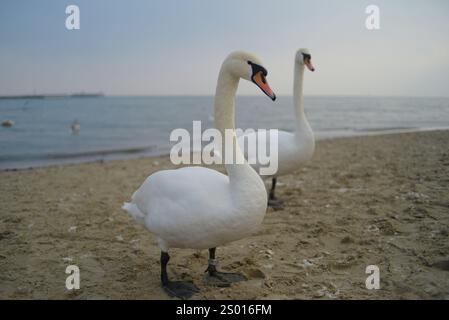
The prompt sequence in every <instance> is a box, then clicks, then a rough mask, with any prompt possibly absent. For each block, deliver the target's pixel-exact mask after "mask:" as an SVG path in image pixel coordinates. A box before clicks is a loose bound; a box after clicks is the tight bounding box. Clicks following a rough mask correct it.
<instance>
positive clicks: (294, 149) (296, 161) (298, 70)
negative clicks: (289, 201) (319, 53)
mask: <svg viewBox="0 0 449 320" xmlns="http://www.w3.org/2000/svg"><path fill="white" fill-rule="evenodd" d="M311 58H312V57H311V55H310V52H309V50H308V49H299V50H298V51H297V52H296V56H295V74H294V85H293V105H294V108H295V114H296V128H295V132H294V133H290V132H286V131H279V138H278V171H277V173H276V174H275V175H273V176H271V178H272V185H271V190H270V195H269V198H268V205H269V206H272V207H275V208H277V207H281V204H282V201H280V200H278V199H277V198H276V197H275V188H276V181H277V177H278V176H282V175H285V174H288V173H291V172H293V171H295V170H297V169H298V168H299V167H300V166H301V165H303V164H304V162H306V161H307V160H309V159H310V158H311V157H312V155H313V153H314V150H315V138H314V135H313V131H312V129H311V128H310V125H309V122H308V121H307V119H306V115H305V114H304V98H303V82H304V69H305V67H307V68H308V69H309V70H310V71H315V68H314V67H313V65H312V62H311ZM256 134H257V133H255V132H252V133H249V134H245V135H242V136H239V138H238V141H239V145H240V146H243V145H244V139H255V137H254V135H256ZM258 138H259V139H261V138H262V139H266V136H265V135H261V136H258ZM248 141H251V140H248ZM261 143H262V144H264V143H265V144H267V141H265V142H263V141H262V142H261ZM268 144H269V142H268ZM268 149H269V147H268V146H267V150H268ZM245 150H246V149H245ZM245 158H246V159H248V158H247V154H245ZM256 161H257V159H256ZM250 163H252V162H250ZM252 166H253V168H254V169H256V170H257V171H259V167H260V163H258V162H256V163H255V164H254V165H252ZM269 177H270V176H269Z"/></svg>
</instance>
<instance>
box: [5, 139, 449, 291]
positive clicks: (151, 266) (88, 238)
mask: <svg viewBox="0 0 449 320" xmlns="http://www.w3.org/2000/svg"><path fill="white" fill-rule="evenodd" d="M448 143H449V131H433V132H417V133H403V134H392V135H379V136H370V137H353V138H341V139H333V140H323V141H319V142H318V143H317V148H316V153H315V156H314V158H313V160H312V161H311V162H310V163H309V164H308V165H307V166H306V167H304V168H303V169H301V170H299V171H298V172H296V173H295V174H293V175H289V176H285V177H281V178H280V179H279V180H278V181H279V185H278V196H280V197H281V198H283V199H284V200H285V201H286V203H285V208H284V209H283V210H277V211H274V210H272V209H269V210H268V212H267V214H266V217H265V220H264V223H263V225H262V227H261V228H260V230H259V231H258V232H257V233H256V234H254V235H253V236H252V237H249V238H246V239H243V240H240V241H237V242H235V243H231V244H229V245H227V246H225V247H221V248H218V251H217V254H218V258H219V259H220V267H221V268H222V269H224V270H237V271H239V272H242V273H244V274H245V275H246V276H247V277H248V278H249V280H248V281H246V282H242V283H238V284H235V285H232V286H231V287H228V288H217V287H212V286H208V285H207V284H206V283H205V281H204V271H205V269H206V266H207V251H195V250H177V249H173V250H172V251H171V256H172V259H171V261H170V264H169V272H170V275H171V277H172V278H173V279H191V280H193V281H194V282H195V283H196V284H197V286H198V287H199V288H200V289H201V292H200V293H199V294H197V295H195V296H194V297H193V298H194V299H312V298H314V299H317V298H318V299H449V237H448V236H449V192H448V191H449V190H448V189H449V148H448V145H449V144H448ZM173 167H174V166H173V165H172V164H171V163H170V161H169V158H168V157H166V156H164V157H153V158H142V159H135V160H120V161H111V162H104V163H103V162H96V163H90V164H80V165H70V166H54V167H48V168H37V169H31V170H19V171H2V172H0V202H1V207H0V298H2V299H36V298H38V299H47V298H48V299H102V298H106V299H170V298H169V297H168V296H167V295H166V294H165V292H164V291H163V289H162V288H161V287H160V282H159V249H158V247H157V245H156V242H155V240H154V238H153V236H152V235H151V234H150V233H149V232H148V231H146V230H145V229H144V228H143V227H141V226H139V225H137V224H136V223H135V222H134V221H133V220H132V219H131V218H130V217H129V216H128V215H127V214H126V213H125V212H124V211H122V209H121V205H122V203H123V202H124V201H127V200H129V198H130V196H131V194H132V192H133V191H134V190H135V189H137V188H138V187H139V186H140V184H141V183H142V182H143V180H144V179H145V178H146V177H147V176H148V175H149V174H151V173H153V172H155V171H157V170H161V169H166V168H173ZM70 264H75V265H77V266H79V268H80V272H81V289H80V290H74V291H68V290H66V288H65V280H66V277H67V275H66V274H65V268H66V267H67V266H68V265H70ZM368 265H377V266H379V268H380V285H381V288H380V289H379V290H368V289H366V287H365V279H366V277H367V276H368V275H366V274H365V268H366V266H368Z"/></svg>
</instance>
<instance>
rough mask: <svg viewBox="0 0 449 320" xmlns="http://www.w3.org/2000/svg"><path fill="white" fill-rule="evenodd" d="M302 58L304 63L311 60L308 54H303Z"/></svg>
mask: <svg viewBox="0 0 449 320" xmlns="http://www.w3.org/2000/svg"><path fill="white" fill-rule="evenodd" d="M302 56H303V58H304V61H307V60H310V59H312V56H311V55H310V54H308V53H303V54H302Z"/></svg>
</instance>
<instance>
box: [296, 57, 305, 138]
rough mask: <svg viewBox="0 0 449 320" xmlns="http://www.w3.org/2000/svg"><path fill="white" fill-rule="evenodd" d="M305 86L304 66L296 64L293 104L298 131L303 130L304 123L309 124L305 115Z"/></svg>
mask: <svg viewBox="0 0 449 320" xmlns="http://www.w3.org/2000/svg"><path fill="white" fill-rule="evenodd" d="M303 84H304V65H303V64H300V63H298V62H295V74H294V81H293V103H294V107H295V113H296V126H297V129H301V126H302V125H303V123H304V121H305V122H307V119H306V116H305V114H304V95H303Z"/></svg>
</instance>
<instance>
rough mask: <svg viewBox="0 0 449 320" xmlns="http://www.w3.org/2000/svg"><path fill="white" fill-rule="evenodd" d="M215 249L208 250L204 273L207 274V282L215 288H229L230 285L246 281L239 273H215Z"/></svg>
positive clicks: (216, 262)
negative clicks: (207, 262) (207, 260)
mask: <svg viewBox="0 0 449 320" xmlns="http://www.w3.org/2000/svg"><path fill="white" fill-rule="evenodd" d="M215 250H216V248H211V249H209V264H208V266H207V269H206V272H207V273H208V277H207V281H208V282H209V283H210V284H212V285H215V286H217V287H229V286H230V285H231V283H234V282H240V281H246V280H248V279H247V278H246V277H245V276H244V275H243V274H241V273H233V272H220V271H217V264H218V261H217V259H215Z"/></svg>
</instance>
